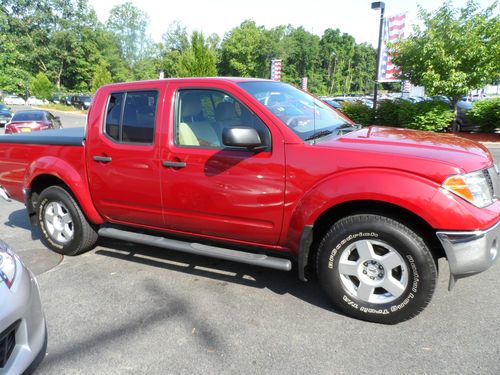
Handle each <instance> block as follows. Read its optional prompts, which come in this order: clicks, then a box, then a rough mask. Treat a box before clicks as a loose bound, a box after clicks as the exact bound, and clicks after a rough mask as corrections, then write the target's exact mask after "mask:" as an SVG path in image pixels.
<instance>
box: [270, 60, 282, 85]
mask: <svg viewBox="0 0 500 375" xmlns="http://www.w3.org/2000/svg"><path fill="white" fill-rule="evenodd" d="M271 80H273V81H281V60H271Z"/></svg>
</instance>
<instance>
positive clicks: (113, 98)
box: [105, 93, 125, 141]
mask: <svg viewBox="0 0 500 375" xmlns="http://www.w3.org/2000/svg"><path fill="white" fill-rule="evenodd" d="M124 96H125V95H124V94H123V93H117V94H111V95H110V96H109V100H108V107H107V108H106V127H105V131H106V134H107V135H108V136H110V137H111V138H113V139H114V140H115V141H119V140H120V122H121V117H122V108H123V97H124Z"/></svg>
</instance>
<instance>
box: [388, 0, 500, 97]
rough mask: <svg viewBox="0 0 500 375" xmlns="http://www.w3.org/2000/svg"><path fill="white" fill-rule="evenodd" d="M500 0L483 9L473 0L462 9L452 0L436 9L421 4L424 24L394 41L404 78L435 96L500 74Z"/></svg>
mask: <svg viewBox="0 0 500 375" xmlns="http://www.w3.org/2000/svg"><path fill="white" fill-rule="evenodd" d="M496 7H497V3H496V2H495V3H494V4H493V5H492V6H490V7H488V8H486V9H480V8H479V6H478V5H477V3H476V2H474V1H469V2H468V3H467V5H466V6H465V7H464V8H462V9H456V8H453V7H452V4H451V2H449V1H448V2H446V3H444V5H442V6H441V7H440V8H439V9H438V10H437V11H436V12H434V13H431V12H427V11H425V10H423V9H420V12H419V15H420V18H421V19H422V20H423V23H424V27H423V28H420V27H415V28H414V31H413V33H412V35H411V36H410V37H409V38H408V39H405V40H402V41H399V42H397V43H395V44H394V45H393V46H392V54H393V61H394V63H395V64H396V65H398V66H399V67H400V68H401V69H402V74H401V78H402V79H407V80H409V81H411V82H412V83H413V84H415V85H419V86H424V87H425V90H426V93H427V94H429V95H436V94H444V95H447V96H449V97H450V98H452V99H453V102H454V103H456V101H457V100H458V98H459V97H460V96H461V95H463V94H465V93H467V92H469V91H471V90H473V89H477V88H481V87H484V86H485V85H486V84H488V83H490V82H491V81H493V80H495V79H498V77H499V76H500V38H499V35H500V18H499V16H498V15H495V13H494V11H495V9H496Z"/></svg>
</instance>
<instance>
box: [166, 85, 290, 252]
mask: <svg viewBox="0 0 500 375" xmlns="http://www.w3.org/2000/svg"><path fill="white" fill-rule="evenodd" d="M231 88H232V87H231V86H229V85H228V87H225V86H224V85H222V83H221V86H216V85H215V84H207V83H200V84H199V85H196V86H195V87H193V86H192V84H188V83H172V84H170V85H169V89H168V93H167V97H170V96H171V97H172V98H173V101H172V113H171V116H170V118H169V120H168V121H169V124H170V126H169V139H168V147H165V148H164V149H163V150H162V156H161V157H162V164H163V168H162V172H161V175H162V179H161V181H162V195H163V202H164V208H165V209H164V214H165V222H166V225H167V227H168V228H169V229H171V230H175V231H179V232H182V233H194V234H201V235H205V236H209V237H215V238H218V239H230V240H233V241H244V242H253V243H260V244H269V245H273V244H276V243H277V242H278V239H279V235H280V231H281V224H282V219H283V209H284V207H283V204H284V188H285V160H284V145H283V140H282V137H281V134H280V132H279V130H278V129H277V128H276V127H274V125H273V124H272V123H270V122H268V121H269V120H266V119H265V118H264V117H262V114H260V116H261V117H259V115H257V112H256V111H258V107H257V108H253V109H252V107H251V105H252V103H251V102H250V101H249V100H248V99H247V98H245V96H244V95H243V94H239V93H238V91H237V90H234V88H233V90H234V91H231ZM234 126H240V127H241V126H243V127H253V128H255V129H256V130H257V131H258V133H259V135H260V137H261V138H262V141H263V142H264V144H265V146H266V147H263V148H262V149H260V150H250V149H245V148H234V147H233V148H229V147H225V146H224V144H223V143H222V132H223V130H224V128H229V127H234Z"/></svg>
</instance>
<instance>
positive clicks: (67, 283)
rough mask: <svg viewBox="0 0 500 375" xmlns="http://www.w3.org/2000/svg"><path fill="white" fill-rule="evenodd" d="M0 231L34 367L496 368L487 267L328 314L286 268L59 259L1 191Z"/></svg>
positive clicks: (248, 370)
mask: <svg viewBox="0 0 500 375" xmlns="http://www.w3.org/2000/svg"><path fill="white" fill-rule="evenodd" d="M74 116H76V117H74ZM61 118H62V121H63V125H64V126H65V127H70V126H81V125H82V124H83V122H84V120H85V117H84V116H81V115H61ZM491 150H492V152H493V153H494V156H495V158H496V160H497V162H500V148H495V147H493V148H491ZM0 238H1V239H3V240H5V241H6V242H7V243H9V244H10V245H11V246H12V247H13V249H14V250H15V251H17V252H18V253H19V254H20V256H21V258H22V259H23V260H24V262H25V263H26V264H27V265H28V266H29V267H30V268H31V269H32V270H33V271H34V272H35V273H36V274H37V275H38V281H39V284H40V290H41V295H42V302H43V306H44V309H45V313H46V317H47V324H48V330H49V343H48V355H47V357H46V358H45V361H44V362H43V363H42V365H41V366H40V368H39V370H38V372H37V374H83V373H85V374H87V373H92V374H129V373H148V374H198V373H204V374H233V373H238V374H239V373H244V374H261V373H266V374H283V373H291V374H297V373H314V374H402V373H408V374H457V373H461V374H476V373H477V374H498V373H500V345H499V342H500V324H499V319H498V306H500V292H499V290H500V265H499V264H498V263H497V264H495V265H494V266H493V268H491V269H490V270H488V271H487V272H485V273H483V274H480V275H476V276H474V277H471V278H468V279H464V280H460V281H459V282H458V283H457V285H456V286H455V289H454V290H453V291H452V292H448V291H447V285H448V276H449V273H448V270H447V264H446V262H445V261H441V262H440V278H439V283H438V286H437V290H436V293H435V295H434V298H433V300H432V302H431V304H430V306H428V307H427V309H426V310H425V311H424V312H423V313H422V314H420V315H419V316H418V317H416V318H414V319H412V320H410V321H408V322H405V323H402V324H399V325H396V326H383V325H376V324H372V323H366V322H361V321H357V320H354V319H352V318H348V317H345V316H343V315H341V314H339V313H337V312H336V311H334V310H333V309H332V308H331V306H330V305H329V304H328V302H327V300H326V297H325V296H324V295H323V293H322V292H321V291H320V290H319V286H318V284H317V283H316V282H314V281H313V282H310V283H302V282H300V281H298V279H297V277H296V273H295V272H290V273H285V272H280V271H273V270H268V269H263V268H257V267H252V266H246V265H241V264H236V263H231V262H225V261H220V260H214V259H210V258H203V257H196V256H191V255H185V254H180V253H176V252H170V251H167V250H160V249H154V248H150V247H145V246H142V245H135V244H131V243H124V242H117V241H108V240H106V241H102V242H100V244H99V246H98V247H97V248H96V249H94V250H93V251H91V252H88V253H86V254H83V255H81V256H77V257H64V258H63V257H60V256H59V255H57V254H55V253H52V252H50V251H49V250H47V249H46V248H45V247H44V246H43V245H42V244H41V243H40V241H39V234H38V232H37V230H36V229H32V228H31V227H30V225H29V223H28V220H27V217H26V212H25V210H24V207H23V205H22V204H21V203H18V202H10V203H8V202H4V201H2V200H0Z"/></svg>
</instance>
